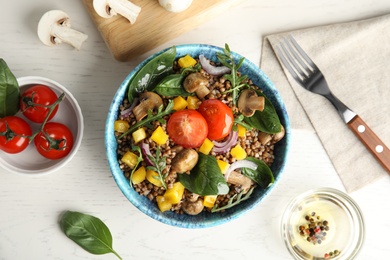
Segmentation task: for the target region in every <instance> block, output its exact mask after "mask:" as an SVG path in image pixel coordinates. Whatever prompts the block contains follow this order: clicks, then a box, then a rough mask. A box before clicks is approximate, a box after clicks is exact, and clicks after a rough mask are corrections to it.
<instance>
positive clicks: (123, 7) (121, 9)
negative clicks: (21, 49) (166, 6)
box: [93, 0, 141, 24]
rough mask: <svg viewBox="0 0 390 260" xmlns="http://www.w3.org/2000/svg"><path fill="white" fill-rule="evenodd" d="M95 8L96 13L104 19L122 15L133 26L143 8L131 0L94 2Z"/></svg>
mask: <svg viewBox="0 0 390 260" xmlns="http://www.w3.org/2000/svg"><path fill="white" fill-rule="evenodd" d="M93 6H94V9H95V11H96V12H97V13H98V14H99V15H100V16H101V17H103V18H110V17H112V16H114V15H117V14H120V15H121V16H123V17H125V18H126V19H127V20H129V22H130V23H132V24H133V23H135V21H136V19H137V17H138V15H139V13H140V12H141V7H140V6H138V5H135V4H133V3H132V2H130V1H129V0H94V1H93Z"/></svg>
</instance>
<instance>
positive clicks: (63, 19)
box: [38, 10, 88, 50]
mask: <svg viewBox="0 0 390 260" xmlns="http://www.w3.org/2000/svg"><path fill="white" fill-rule="evenodd" d="M38 37H39V39H40V40H41V41H42V42H43V43H44V44H45V45H47V46H54V45H57V44H60V43H62V42H65V43H67V44H70V45H72V46H73V47H74V48H76V49H77V50H80V48H81V45H82V44H83V42H84V41H85V40H86V39H87V38H88V35H86V34H84V33H81V32H79V31H76V30H74V29H72V28H71V26H70V18H69V16H68V15H67V14H66V13H65V12H63V11H61V10H51V11H48V12H46V13H45V14H44V15H43V16H42V18H41V19H40V20H39V23H38Z"/></svg>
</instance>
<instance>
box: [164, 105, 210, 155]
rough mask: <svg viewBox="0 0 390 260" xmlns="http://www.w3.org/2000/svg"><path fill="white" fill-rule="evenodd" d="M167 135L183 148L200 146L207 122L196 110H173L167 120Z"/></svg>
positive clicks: (205, 134) (205, 132)
mask: <svg viewBox="0 0 390 260" xmlns="http://www.w3.org/2000/svg"><path fill="white" fill-rule="evenodd" d="M167 131H168V135H169V137H171V139H172V140H173V141H174V142H175V144H177V145H181V146H183V147H184V148H196V147H199V146H201V144H202V143H203V141H204V140H205V139H206V137H207V132H208V129H207V122H206V120H205V119H204V117H203V116H202V115H201V114H200V113H199V112H197V111H196V110H192V109H186V110H180V111H177V112H174V113H173V114H172V115H171V117H170V118H169V120H168V123H167Z"/></svg>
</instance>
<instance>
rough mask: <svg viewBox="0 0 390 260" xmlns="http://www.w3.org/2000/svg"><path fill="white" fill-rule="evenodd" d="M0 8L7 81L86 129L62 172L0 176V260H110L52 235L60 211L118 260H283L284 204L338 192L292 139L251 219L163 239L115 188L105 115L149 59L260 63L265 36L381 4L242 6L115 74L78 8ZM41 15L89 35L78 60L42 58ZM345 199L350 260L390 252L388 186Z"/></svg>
mask: <svg viewBox="0 0 390 260" xmlns="http://www.w3.org/2000/svg"><path fill="white" fill-rule="evenodd" d="M196 1H200V0H196ZM0 3H1V4H0V6H1V8H0V56H1V57H2V58H3V59H4V60H5V61H6V62H7V63H8V65H9V67H10V68H11V69H12V71H13V72H14V74H15V75H16V76H17V77H21V76H28V75H37V76H43V77H47V78H50V79H53V80H55V81H58V82H60V83H61V84H63V85H65V86H66V87H67V88H68V89H69V90H70V91H71V92H72V93H73V95H74V96H75V97H76V99H77V100H78V101H79V103H80V106H81V108H82V110H83V114H84V118H85V132H84V139H83V141H82V144H81V147H80V149H79V151H78V153H77V155H76V156H75V157H74V159H73V160H72V161H71V162H70V163H69V164H68V165H67V166H66V167H65V168H63V169H62V170H60V171H58V172H55V173H53V174H51V175H47V176H44V177H31V178H30V177H24V176H19V175H15V174H12V173H9V172H7V171H5V170H4V169H2V168H0V259H1V260H15V259H18V260H42V259H66V260H69V259H116V257H115V256H114V255H113V254H108V255H103V256H95V255H91V254H89V253H87V252H86V251H84V250H83V249H81V248H80V247H79V246H78V245H76V244H75V243H74V242H72V241H71V240H69V239H68V238H67V237H65V235H64V234H63V233H62V232H61V230H60V228H59V225H58V216H59V214H60V213H61V212H62V211H64V210H76V211H81V212H84V213H89V214H92V215H94V216H97V217H99V218H100V219H102V220H103V221H104V222H105V223H106V224H107V226H108V227H109V228H110V230H111V232H112V235H113V239H114V248H115V250H116V251H117V252H118V253H119V254H120V255H121V256H122V257H123V259H167V260H168V259H169V260H173V259H180V260H181V259H224V260H225V259H255V258H257V259H291V256H290V255H289V253H288V252H287V249H286V248H285V246H284V243H283V240H282V238H281V234H280V219H281V215H282V213H283V210H284V208H285V207H286V205H287V203H288V202H289V201H290V200H291V199H292V197H294V196H295V195H297V194H299V193H301V192H304V191H306V190H307V189H310V188H314V187H325V186H327V187H333V188H338V189H340V190H344V188H343V186H342V184H341V182H340V180H339V178H338V176H337V173H336V172H335V170H334V168H333V166H332V164H331V162H330V161H329V159H328V157H327V155H326V153H325V151H324V149H323V148H322V146H321V144H320V142H319V140H318V138H317V136H316V135H315V133H312V132H306V131H302V130H297V129H293V130H292V147H291V154H290V158H289V162H288V164H287V167H286V170H285V172H284V174H283V176H282V178H281V179H280V181H279V182H278V183H277V186H276V187H275V189H274V190H273V191H272V192H271V194H270V195H269V196H268V197H267V198H266V199H265V200H264V201H263V202H262V203H261V204H260V205H259V206H258V207H257V208H255V209H254V210H253V211H251V212H249V213H247V214H245V215H244V216H243V217H241V218H239V219H237V220H234V221H232V222H230V223H227V224H224V225H221V226H217V227H214V228H209V229H200V230H188V229H181V228H174V227H171V226H168V225H165V224H162V223H160V222H157V221H155V220H153V219H151V218H149V217H147V216H146V215H144V214H143V213H141V212H140V211H139V210H137V209H136V208H135V207H134V206H133V205H132V204H130V202H128V201H127V199H126V198H125V197H124V196H123V195H122V193H121V191H120V190H119V188H118V187H117V185H116V183H115V182H114V180H113V178H112V177H111V173H110V170H109V168H108V165H107V162H106V159H105V158H106V157H105V147H104V141H103V139H104V125H105V119H106V118H105V115H106V113H107V111H108V107H109V105H110V102H111V99H112V97H113V95H114V93H115V92H116V89H117V87H118V86H119V84H120V83H121V82H122V80H123V79H124V78H125V76H126V75H127V74H128V73H129V71H130V70H131V69H133V68H134V67H135V65H136V64H137V63H139V62H140V61H141V60H143V59H144V58H146V57H147V56H148V55H149V54H151V53H152V52H154V51H157V50H160V49H162V48H165V47H168V46H171V45H174V44H183V43H207V44H213V45H218V46H223V45H224V44H225V43H229V45H230V47H231V49H232V50H234V51H236V52H239V53H240V54H242V55H243V56H245V57H246V58H248V59H249V60H251V61H252V62H254V63H255V64H259V61H260V53H261V45H262V40H263V37H264V36H265V35H267V34H271V33H277V32H282V31H287V30H293V29H299V28H304V27H310V26H315V25H323V24H329V23H335V22H344V21H352V20H356V19H363V18H368V17H372V16H376V15H381V14H385V13H389V12H390V3H389V1H387V0H360V1H358V2H357V1H353V0H346V1H339V0H326V1H325V0H317V1H311V0H300V1H299V0H261V1H260V0H247V1H244V2H243V3H241V4H240V5H238V6H236V7H234V8H232V9H230V10H229V11H227V12H225V13H223V14H221V15H219V16H217V17H215V18H213V19H212V20H210V21H208V22H206V23H204V24H203V25H201V26H199V27H197V28H196V29H194V30H192V31H190V32H188V33H185V34H183V35H181V36H180V37H177V38H176V39H173V40H171V41H170V42H167V43H165V44H163V45H162V46H160V47H159V48H157V49H156V50H153V51H151V52H150V53H146V54H145V55H142V56H139V57H137V58H135V59H134V60H132V61H131V62H126V63H122V62H118V61H116V60H114V59H113V58H112V56H111V54H110V52H109V50H108V49H107V47H106V45H105V44H104V42H103V40H102V38H101V36H100V35H99V33H98V31H97V29H96V28H95V25H94V24H93V22H92V20H91V18H90V16H89V14H88V13H87V11H86V9H85V8H84V6H83V4H82V1H76V0H68V1H49V0H35V1H23V0H14V1H6V0H0ZM51 9H60V10H63V11H66V12H67V13H68V14H70V15H71V17H72V23H73V26H74V28H76V29H79V30H80V31H82V32H84V33H86V34H88V36H89V38H88V40H87V41H86V42H85V43H84V45H83V46H82V49H81V51H76V50H74V49H72V48H71V47H70V46H68V45H61V46H58V47H55V48H50V47H46V46H44V45H43V44H42V43H41V42H40V41H39V39H38V37H37V34H36V29H37V23H38V21H39V18H40V17H41V15H42V14H43V13H44V12H46V11H48V10H51ZM290 116H291V117H293V116H294V115H290ZM350 195H351V196H352V197H353V198H354V199H355V200H356V202H357V203H358V204H359V206H360V207H361V208H362V210H363V213H364V216H365V221H366V241H365V244H364V247H363V249H362V251H361V253H360V255H359V257H358V259H385V258H386V257H388V254H389V253H390V249H389V246H388V234H389V232H390V224H389V222H388V221H387V219H388V216H389V215H390V203H389V202H390V199H389V198H390V178H387V177H386V178H383V179H381V180H379V181H377V182H376V183H374V184H372V185H369V186H367V187H365V188H363V189H361V190H359V191H357V192H354V193H352V194H350Z"/></svg>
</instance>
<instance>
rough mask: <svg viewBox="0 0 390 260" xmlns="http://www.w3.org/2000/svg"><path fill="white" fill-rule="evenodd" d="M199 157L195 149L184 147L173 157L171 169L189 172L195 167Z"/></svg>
mask: <svg viewBox="0 0 390 260" xmlns="http://www.w3.org/2000/svg"><path fill="white" fill-rule="evenodd" d="M198 158H199V156H198V153H197V152H196V151H195V150H194V149H190V148H188V149H183V150H181V151H180V152H179V153H177V154H176V156H175V157H174V158H173V159H172V163H171V169H172V170H173V171H175V172H178V173H184V172H188V171H190V170H192V169H193V168H194V167H195V165H196V163H197V162H198Z"/></svg>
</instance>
